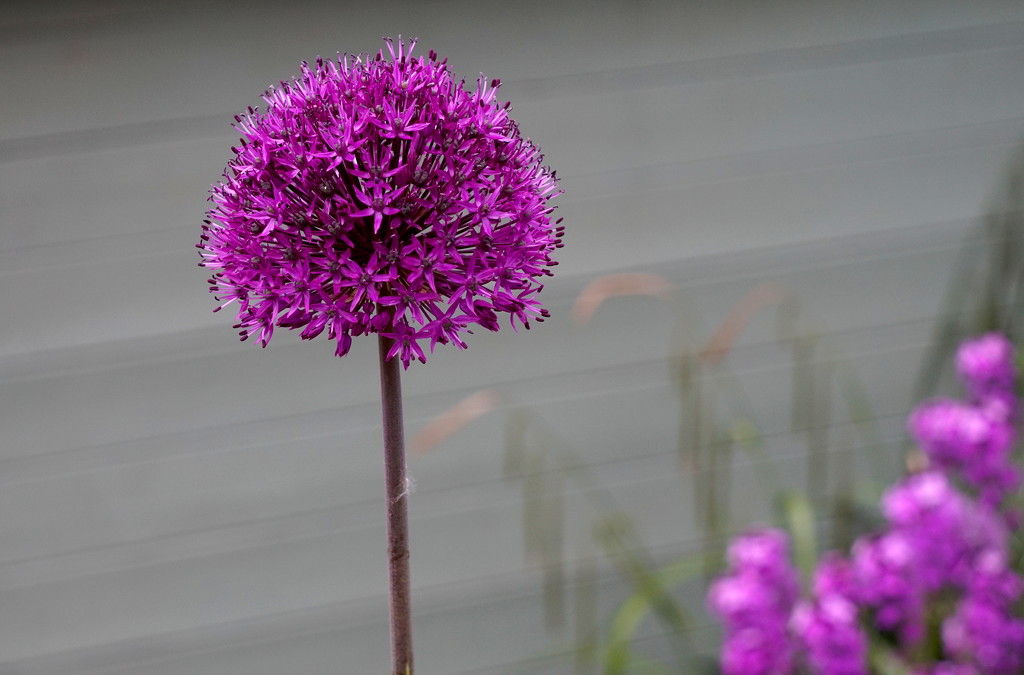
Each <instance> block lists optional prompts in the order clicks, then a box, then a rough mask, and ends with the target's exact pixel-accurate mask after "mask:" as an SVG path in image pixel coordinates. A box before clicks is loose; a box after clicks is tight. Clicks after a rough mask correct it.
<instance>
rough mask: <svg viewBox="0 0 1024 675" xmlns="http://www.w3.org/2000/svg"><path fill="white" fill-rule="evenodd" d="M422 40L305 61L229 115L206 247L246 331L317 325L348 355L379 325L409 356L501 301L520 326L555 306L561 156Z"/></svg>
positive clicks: (462, 330) (482, 84)
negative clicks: (416, 51) (553, 156)
mask: <svg viewBox="0 0 1024 675" xmlns="http://www.w3.org/2000/svg"><path fill="white" fill-rule="evenodd" d="M414 44H415V42H412V43H410V44H408V45H406V44H405V43H403V42H402V41H401V40H399V41H398V42H397V43H392V42H391V41H390V40H388V41H387V50H386V51H385V50H382V51H381V52H380V53H379V54H378V55H377V56H376V57H373V58H371V57H370V56H368V55H363V56H360V57H355V58H351V57H348V56H344V57H341V56H339V57H338V59H337V60H326V61H325V60H321V59H317V61H316V63H315V64H313V65H312V66H310V65H309V64H305V63H304V64H303V65H302V71H301V74H300V75H299V77H297V78H296V79H294V80H293V81H291V82H282V83H281V84H280V85H279V86H278V87H274V88H271V89H270V90H268V91H267V92H266V93H265V94H264V97H263V99H264V101H265V102H266V107H265V109H264V110H257V109H252V108H250V109H249V111H248V112H247V113H246V114H245V115H242V116H238V117H236V120H237V125H236V128H237V129H238V130H239V132H240V133H241V134H242V138H241V141H240V143H239V145H238V146H237V147H235V148H232V150H233V152H234V158H233V159H232V160H231V161H230V162H229V163H228V167H227V169H226V170H225V172H224V177H223V180H222V181H221V182H220V183H218V184H216V185H214V186H213V187H212V189H211V197H210V199H211V201H212V202H213V206H212V207H211V208H210V210H209V212H208V214H207V220H206V224H205V225H204V227H203V234H202V236H201V241H200V243H199V244H198V248H199V249H200V255H201V257H202V262H201V263H200V265H202V266H204V267H207V268H209V269H211V270H213V275H212V278H211V279H210V289H211V291H212V292H213V293H215V294H216V296H217V298H218V300H219V301H220V302H221V303H222V304H221V306H220V307H218V308H217V309H221V308H223V307H224V306H227V305H229V304H231V303H233V302H234V303H237V305H238V324H237V325H236V326H235V327H236V328H239V329H241V330H240V334H241V336H242V339H243V340H244V339H246V338H248V337H251V336H252V335H258V337H259V340H260V342H261V343H262V344H263V346H266V345H267V343H268V342H269V341H270V339H271V336H272V334H273V331H274V327H275V326H277V327H283V328H289V329H301V331H302V332H301V337H302V338H303V339H312V338H314V337H316V336H317V335H319V334H321V333H322V332H323V331H325V330H326V331H327V333H328V336H329V338H330V339H332V340H334V341H335V342H336V343H337V344H336V350H335V353H336V354H337V355H338V356H343V355H345V354H346V353H347V352H348V350H349V348H350V346H351V342H352V336H356V335H362V334H366V333H378V334H380V335H383V336H386V337H390V338H392V339H393V340H394V342H393V346H392V348H391V352H390V353H389V354H388V355H387V357H388V358H389V359H390V358H394V357H398V358H401V360H402V362H403V364H404V365H405V366H406V367H408V365H409V363H410V362H411V361H412V360H414V359H415V360H419V361H424V362H425V361H426V355H425V351H424V345H425V344H426V346H428V347H429V349H430V350H431V351H432V350H433V348H434V347H435V346H436V345H437V344H448V343H453V344H455V345H456V346H457V347H459V348H464V347H465V346H466V344H465V341H464V340H463V336H464V335H465V334H466V333H470V332H472V331H471V330H470V329H471V327H473V326H482V327H484V328H486V329H488V330H498V327H499V318H498V317H499V315H503V314H504V315H508V317H509V321H510V324H511V325H512V327H513V329H515V328H516V322H519V323H520V324H522V325H523V326H525V327H526V328H529V327H530V321H531V320H537V321H542V320H543V319H544V317H546V316H547V315H548V313H547V311H546V310H544V309H543V308H541V306H540V303H539V302H538V300H537V298H536V296H537V294H538V292H539V291H540V290H541V288H543V285H542V284H541V283H540V282H541V281H542V280H543V278H544V277H547V276H550V275H551V267H553V266H554V265H556V264H557V263H556V262H555V261H554V260H553V259H552V254H553V252H554V251H555V249H557V248H560V247H561V235H562V233H563V228H562V227H561V226H559V224H558V223H557V222H554V223H553V222H552V221H551V214H552V211H553V209H554V207H553V206H552V205H551V204H549V200H550V199H551V198H552V197H554V196H555V195H557V194H558V188H557V185H556V181H555V175H554V172H552V171H551V170H549V169H548V168H547V167H545V166H543V165H542V163H541V162H542V155H541V154H540V152H539V149H538V148H537V147H536V146H535V145H534V144H533V143H532V142H531V141H530V140H529V139H527V138H525V137H523V136H522V135H521V134H520V131H519V127H518V126H517V125H516V123H515V122H513V121H512V120H511V119H510V118H509V116H508V108H509V106H508V104H501V103H499V102H498V100H497V98H496V94H497V89H498V86H499V82H498V81H497V80H494V81H491V82H488V81H487V80H486V79H485V78H484V77H483V76H481V77H480V79H479V80H478V82H477V85H476V87H475V88H473V89H472V90H469V89H467V88H466V86H465V83H464V82H463V81H461V80H458V79H456V77H455V76H454V75H453V74H452V72H451V71H450V70H449V69H448V67H447V64H446V61H438V59H437V57H436V55H435V54H434V53H433V52H431V54H430V55H429V57H426V58H425V57H422V56H421V57H413V55H412V51H413V47H414ZM215 311H216V310H215Z"/></svg>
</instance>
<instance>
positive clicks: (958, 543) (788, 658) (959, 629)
mask: <svg viewBox="0 0 1024 675" xmlns="http://www.w3.org/2000/svg"><path fill="white" fill-rule="evenodd" d="M1013 357H1014V353H1013V348H1012V345H1011V344H1010V342H1009V341H1008V340H1007V339H1006V338H1005V337H1003V336H1001V335H997V334H989V335H985V336H982V337H980V338H978V339H975V340H971V341H968V342H966V343H964V344H963V345H962V346H961V348H960V350H959V352H958V355H957V371H958V373H959V375H960V377H961V379H962V380H963V382H964V385H965V387H966V389H967V392H968V396H969V399H968V400H967V401H966V402H960V401H952V400H936V401H931V402H927V403H925V404H923V405H922V406H920V407H919V408H918V409H917V410H916V411H915V412H914V413H913V414H912V415H911V418H910V423H909V427H910V430H911V433H912V434H913V436H914V437H915V438H916V439H917V441H918V443H919V444H920V446H921V449H922V451H923V452H924V453H925V454H926V456H927V457H928V459H929V461H930V466H929V468H927V469H925V470H923V471H921V472H920V473H917V474H913V475H910V476H908V477H906V478H905V479H903V480H902V481H900V482H899V483H898V484H896V485H894V486H893V487H892V488H890V489H889V490H888V491H887V492H886V493H885V495H884V496H883V498H882V513H883V515H884V516H885V520H886V527H885V528H884V529H883V530H882V531H880V532H876V533H872V534H869V535H866V536H863V537H861V538H860V539H858V540H857V541H856V542H854V544H853V546H852V549H851V552H850V555H849V557H843V556H841V555H840V554H838V553H835V552H831V553H828V554H826V555H825V557H824V558H823V559H822V561H821V563H820V565H819V567H818V569H817V570H816V572H815V574H814V579H813V584H812V589H811V594H810V597H809V598H804V599H797V598H796V594H795V592H794V591H793V585H792V581H791V580H792V579H793V578H795V572H794V570H793V569H792V568H791V567H790V565H789V563H788V562H787V559H786V550H787V541H786V536H785V534H784V533H782V532H780V531H777V530H769V531H767V532H770V533H771V535H770V537H771V541H772V542H773V544H772V548H771V553H772V555H771V560H772V563H771V569H772V575H773V576H772V579H786V580H787V581H786V582H785V583H784V584H779V583H778V582H774V581H770V580H768V579H767V578H766V577H765V576H764V575H763V574H757V573H755V572H756V569H755V570H754V571H752V569H751V565H750V563H749V562H744V561H745V560H746V557H744V556H738V555H735V554H732V555H731V558H730V562H731V567H730V570H729V571H728V572H727V573H726V575H725V576H723V577H721V578H720V579H718V580H717V581H715V582H714V584H713V585H712V587H711V590H710V592H709V605H710V607H711V608H712V609H713V610H714V611H715V612H716V613H718V614H719V615H720V616H721V617H722V618H723V620H724V622H725V625H726V639H725V642H724V644H723V647H722V653H721V661H722V668H723V671H724V672H725V673H726V675H740V674H741V673H743V674H745V673H755V672H756V673H784V674H787V675H788V674H790V673H794V672H805V670H806V672H810V673H814V674H815V675H867V673H868V672H869V669H868V668H869V663H868V660H869V659H868V655H869V642H870V641H871V640H872V639H875V640H881V641H884V642H885V643H886V644H889V645H891V646H892V648H893V649H894V651H895V653H896V654H897V656H898V657H899V658H902V659H904V660H905V661H906V663H907V665H908V667H911V668H913V669H914V670H913V671H912V672H913V675H1019V674H1020V673H1024V620H1022V619H1021V618H1019V617H1017V616H1015V614H1014V606H1015V604H1016V603H1017V602H1018V600H1019V599H1020V598H1021V594H1022V591H1024V578H1022V577H1021V576H1020V575H1019V574H1018V573H1017V572H1016V571H1015V570H1014V569H1013V567H1012V565H1011V561H1010V539H1011V536H1012V534H1013V531H1014V530H1015V529H1017V527H1018V525H1017V523H1018V522H1019V521H1018V519H1016V518H1013V517H1010V514H1009V512H1008V510H1007V509H1006V508H1005V504H1004V502H1005V497H1006V496H1007V495H1008V494H1009V493H1010V492H1011V491H1013V490H1015V489H1016V488H1017V487H1019V485H1020V471H1019V469H1018V468H1017V467H1016V466H1014V465H1013V464H1012V463H1011V457H1010V454H1011V450H1012V447H1013V444H1014V441H1015V438H1016V434H1015V429H1014V423H1015V421H1016V419H1017V415H1018V410H1017V402H1016V397H1015V395H1014V390H1013V387H1014V383H1015V370H1014V363H1013ZM957 481H962V483H963V484H964V485H965V486H966V487H967V488H968V490H970V492H971V493H974V494H969V493H968V492H964V491H961V490H959V489H958V488H957V485H956V483H957ZM766 536H767V535H766V533H765V531H760V532H756V533H754V534H751V535H746V536H743V537H740V538H738V539H737V540H736V541H735V542H734V543H733V549H736V548H737V547H738V548H739V550H744V549H746V548H749V547H751V546H753V545H754V543H755V542H758V541H762V540H764V539H765V537H766ZM730 550H732V549H730ZM767 588H771V589H774V592H775V593H776V594H778V593H780V591H779V590H778V589H784V592H783V593H782V597H784V599H785V602H776V603H768V602H765V601H764V598H766V597H772V592H773V591H770V590H767ZM740 610H742V611H740ZM751 631H754V634H755V635H758V636H766V638H765V639H764V640H762V643H763V644H766V645H767V644H769V643H773V644H772V646H770V647H767V646H766V647H765V648H764V651H763V652H758V654H757V657H758V659H759V661H758V662H757V663H758V664H759V666H760V664H770V667H769V666H760V667H759V669H751V668H749V667H747V663H746V662H744V661H743V658H749V657H748V652H749V651H750V650H748V651H746V652H745V651H743V649H744V647H745V646H746V645H749V644H752V643H753V642H752V641H751V640H749V639H748V640H746V641H743V640H741V639H739V637H738V636H741V635H745V634H748V633H750V632H751ZM930 636H937V637H938V642H940V643H941V645H940V646H941V650H940V652H937V653H928V647H929V645H928V644H927V643H928V640H929V637H930ZM759 644H760V643H759ZM802 667H803V668H804V669H805V670H801V668H802ZM770 668H775V669H774V670H772V669H770Z"/></svg>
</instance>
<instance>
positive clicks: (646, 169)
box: [0, 117, 1024, 277]
mask: <svg viewBox="0 0 1024 675" xmlns="http://www.w3.org/2000/svg"><path fill="white" fill-rule="evenodd" d="M1022 139H1024V117H1017V118H1012V119H1007V120H994V121H989V122H981V123H978V124H968V125H958V126H954V127H942V128H937V129H928V130H924V131H914V132H907V133H901V134H886V135H882V136H875V137H867V138H858V139H853V140H846V141H836V142H833V143H818V144H813V145H806V146H795V147H789V148H781V149H777V150H764V151H757V152H745V153H739V154H734V155H727V156H723V157H711V158H705V159H696V160H691V161H683V162H674V163H672V164H665V165H658V166H638V167H630V168H625V169H618V170H615V171H605V172H600V173H592V174H583V175H575V176H573V175H570V176H563V177H562V187H563V189H565V190H566V194H565V195H563V196H562V197H560V198H558V200H557V202H556V203H566V204H568V203H573V202H580V201H586V200H591V199H597V198H604V197H609V196H612V195H619V196H621V195H628V194H641V193H645V192H653V191H664V190H672V189H680V188H686V187H688V186H695V185H701V184H707V183H725V182H729V181H741V180H748V179H751V178H755V177H765V176H771V175H775V174H793V173H799V172H808V171H820V170H823V169H833V168H841V167H845V166H857V165H862V164H871V163H877V162H884V161H891V160H897V159H905V158H911V157H918V156H920V157H926V156H930V155H934V154H938V153H951V152H962V151H970V150H975V149H980V148H987V147H998V146H1006V147H1012V146H1014V145H1018V144H1021V143H1022ZM194 231H195V237H194V240H190V243H189V246H190V247H191V245H192V244H194V243H195V241H198V236H199V225H198V223H197V224H196V227H195V230H194ZM182 246H183V241H182V230H181V228H177V227H175V228H163V229H159V230H150V231H146V232H138V233H133V234H128V235H112V236H104V237H93V238H89V239H79V240H72V241H63V242H55V243H47V244H38V245H33V246H23V247H17V248H8V249H3V248H2V246H0V277H2V276H7V275H13V274H19V273H34V272H38V271H40V270H44V269H60V268H66V267H75V266H80V265H92V264H100V263H104V262H118V261H124V260H132V259H142V258H149V257H153V256H160V255H166V254H168V253H173V252H180V251H181V250H182ZM198 259H199V258H198V255H197V256H196V261H197V262H198Z"/></svg>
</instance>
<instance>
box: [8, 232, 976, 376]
mask: <svg viewBox="0 0 1024 675" xmlns="http://www.w3.org/2000/svg"><path fill="white" fill-rule="evenodd" d="M972 230H975V234H974V236H973V238H972V239H971V245H972V246H976V247H982V246H984V245H985V243H986V236H985V234H984V233H983V232H981V231H980V230H977V229H976V223H975V222H974V220H973V219H972V220H961V219H957V220H950V221H943V222H933V223H926V224H921V225H915V226H911V227H905V228H900V229H895V230H885V231H881V232H866V233H858V234H855V235H849V236H843V237H833V238H825V239H816V240H809V241H805V242H802V243H800V244H787V245H779V246H776V247H771V248H769V247H763V248H756V249H749V250H740V251H733V252H729V253H724V254H718V255H711V256H700V257H698V258H692V259H691V258H680V259H677V260H673V261H670V262H667V263H658V264H654V265H650V266H649V267H647V268H646V269H645V270H644V271H645V272H649V273H652V274H658V275H661V276H664V277H665V278H667V279H668V280H669V281H671V282H673V283H675V284H676V285H678V286H679V287H681V288H687V287H690V288H697V287H705V286H709V285H714V284H721V283H726V282H732V281H739V280H745V279H750V280H755V279H760V278H766V277H770V276H773V275H777V274H779V273H780V272H783V271H784V272H786V273H787V274H792V273H799V272H805V271H813V270H816V269H826V268H830V267H834V266H847V265H849V266H854V265H858V264H862V263H864V262H868V261H871V260H879V259H887V258H891V257H899V256H905V255H908V254H921V253H923V252H928V251H950V250H957V249H960V248H962V247H963V246H964V245H965V243H966V242H965V238H966V236H967V235H968V234H969V233H971V232H972ZM169 235H173V237H177V236H178V233H164V232H161V233H159V234H157V235H142V234H140V235H134V236H133V237H132V239H133V248H137V250H138V252H139V253H140V257H141V256H160V255H167V254H168V253H170V254H178V253H179V251H178V250H177V249H171V250H170V251H161V250H160V247H159V246H157V245H155V244H157V243H158V242H160V241H165V242H166V241H167V240H169V239H172V238H173V237H172V236H169ZM150 244H154V246H152V247H150V246H149V245H150ZM53 246H54V247H56V246H62V247H64V248H65V250H66V252H67V255H68V257H71V258H76V262H77V263H78V264H85V263H84V262H83V259H84V258H86V257H87V256H86V255H85V250H91V251H93V252H95V253H97V254H102V253H103V252H108V253H109V248H110V246H109V242H107V241H105V240H104V241H93V242H89V243H87V244H64V245H53ZM34 248H39V249H46V248H49V247H34ZM75 249H78V253H79V255H78V256H75V255H74V254H73V253H72V251H74V250H75ZM154 249H155V250H154ZM23 253H25V251H23ZM36 253H38V254H40V255H42V254H45V253H46V251H45V250H39V251H36ZM122 257H123V256H121V255H119V256H117V258H122ZM27 258H29V256H22V257H20V260H21V262H23V263H27V260H26V259H27ZM18 260H19V258H18V256H16V255H15V252H14V251H8V252H4V253H0V268H5V267H6V264H7V263H8V262H12V263H16V262H17V261H18ZM15 267H20V266H19V265H15ZM30 269H31V268H30V267H27V266H26V267H25V268H23V271H29V270H30ZM630 271H635V270H632V269H609V270H606V274H615V273H620V272H630ZM592 279H593V276H592V275H587V276H586V278H566V277H561V278H560V279H559V283H558V284H557V285H553V286H552V288H551V289H548V291H550V292H547V291H546V294H545V306H547V307H549V308H552V309H558V311H559V312H566V311H567V310H568V308H569V307H571V306H572V304H573V302H574V301H575V299H576V298H577V297H578V295H579V293H580V292H581V291H582V289H583V287H584V286H585V285H586V284H587V283H588V282H589V281H591V280H592ZM223 334H224V330H223V329H221V328H203V329H191V330H184V331H183V330H178V331H175V330H174V329H173V328H168V329H166V330H161V331H160V332H159V333H155V334H153V335H149V336H146V337H143V338H136V339H131V340H111V341H106V342H102V343H97V344H90V345H82V346H76V347H73V348H64V349H57V350H47V351H32V352H24V353H18V354H10V355H6V356H3V357H0V386H5V385H10V384H13V383H16V382H24V381H31V380H38V379H45V378H52V377H66V376H71V375H76V374H82V373H92V372H99V371H103V370H108V369H116V368H124V367H131V366H134V365H138V364H143V363H161V362H167V361H176V360H179V359H183V358H195V357H197V356H206V355H215V354H223V353H229V352H231V351H232V350H235V349H237V347H238V346H237V345H236V344H235V341H225V340H223V339H221V338H222V336H223ZM299 344H301V343H300V342H298V341H297V340H296V341H290V342H285V343H283V344H281V345H278V346H277V348H278V349H288V348H289V347H291V348H295V347H297V346H298V345H299Z"/></svg>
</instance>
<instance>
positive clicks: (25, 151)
mask: <svg viewBox="0 0 1024 675" xmlns="http://www.w3.org/2000/svg"><path fill="white" fill-rule="evenodd" d="M134 20H135V19H133V21H134ZM0 35H2V31H0ZM1020 47H1024V22H1009V23H1001V24H990V25H984V26H971V27H967V28H956V29H947V30H940V31H933V32H928V33H920V34H904V35H899V36H894V37H885V38H873V39H867V40H856V41H852V42H845V43H836V44H831V45H820V46H814V47H796V48H788V49H778V50H770V51H765V52H757V53H753V54H740V55H732V56H721V57H712V58H706V59H696V60H689V61H680V62H674V63H667V64H658V65H651V66H637V67H632V68H624V69H620V70H603V71H599V72H591V73H579V74H571V75H556V76H548V77H536V78H523V79H509V80H508V81H507V82H506V83H505V86H506V88H507V89H509V90H514V93H515V99H516V100H517V101H519V102H521V103H526V102H529V101H543V100H548V99H553V98H567V97H571V96H581V95H588V96H594V95H601V94H608V93H614V92H619V91H635V90H638V89H652V88H665V87H677V86H686V85H689V84H696V83H703V82H712V81H719V80H729V79H741V78H755V77H766V76H772V75H781V74H785V73H790V72H800V71H806V70H824V69H832V68H843V67H849V66H854V65H859V64H866V63H878V62H885V61H901V60H907V59H917V58H924V57H935V56H940V55H945V54H958V53H965V52H973V51H992V50H998V49H1013V48H1020ZM236 112H238V111H234V110H233V111H230V112H216V113H210V114H206V115H198V116H195V117H184V118H175V119H167V120H148V121H142V122H136V123H131V124H123V125H116V126H109V127H100V128H94V129H81V130H76V131H67V132H61V133H55V134H41V135H35V136H28V137H24V138H11V139H4V140H0V162H11V161H18V160H23V159H33V158H38V157H47V156H55V155H64V154H70V153H78V152H89V151H95V150H104V149H109V148H119V147H130V146H134V145H145V144H153V143H164V142H168V141H174V140H186V139H193V138H220V137H224V138H230V137H231V136H233V135H234V132H233V131H231V130H230V127H229V124H230V122H231V120H232V119H233V117H234V115H235V114H236Z"/></svg>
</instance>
